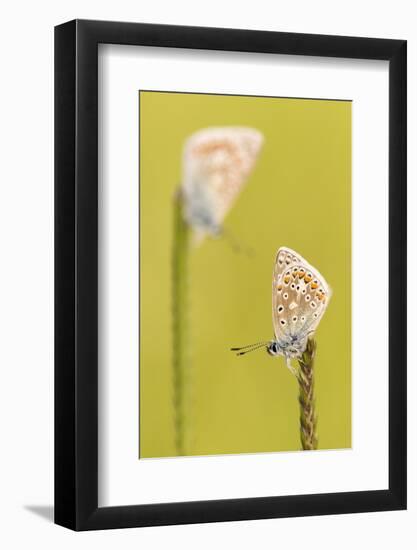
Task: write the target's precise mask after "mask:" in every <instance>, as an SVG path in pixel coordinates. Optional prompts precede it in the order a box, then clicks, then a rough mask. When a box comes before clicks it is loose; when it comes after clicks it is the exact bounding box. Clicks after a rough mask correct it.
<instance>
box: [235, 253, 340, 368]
mask: <svg viewBox="0 0 417 550" xmlns="http://www.w3.org/2000/svg"><path fill="white" fill-rule="evenodd" d="M331 295H332V291H331V289H330V287H329V285H328V284H327V282H326V280H325V279H324V277H323V276H322V275H321V274H320V273H319V271H318V270H317V269H316V268H315V267H313V266H312V265H310V264H309V263H308V262H307V260H305V259H304V258H303V257H302V256H301V255H300V254H298V253H297V252H294V250H291V248H287V247H281V248H280V249H279V250H278V252H277V255H276V258H275V265H274V271H273V277H272V322H273V326H274V333H275V338H274V339H273V340H271V341H267V342H258V343H256V344H251V345H249V346H244V347H241V348H231V349H232V351H236V352H237V355H244V354H245V353H249V352H250V351H255V350H256V349H260V348H262V347H265V348H266V351H267V352H268V353H269V354H270V355H283V356H284V357H285V359H286V363H287V367H288V368H289V369H290V370H291V371H292V372H293V373H295V369H293V367H292V365H291V359H292V358H297V357H301V355H302V354H303V352H304V351H305V349H306V346H307V341H308V338H309V337H310V336H311V335H313V334H314V332H315V330H316V328H317V327H318V324H319V323H320V320H321V319H322V317H323V315H324V312H325V311H326V308H327V306H328V304H329V300H330V297H331Z"/></svg>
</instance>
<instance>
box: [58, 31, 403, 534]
mask: <svg viewBox="0 0 417 550" xmlns="http://www.w3.org/2000/svg"><path fill="white" fill-rule="evenodd" d="M55 159H56V164H55V197H56V201H55V220H56V225H55V267H56V273H55V280H56V286H55V292H56V296H55V303H56V312H55V411H56V412H55V464H56V467H55V521H56V523H58V524H60V525H63V526H65V527H68V528H71V529H74V530H90V529H106V528H122V527H140V526H147V525H169V524H178V523H198V522H214V521H233V520H246V519H261V518H279V517H288V516H305V515H322V514H338V513H353V512H369V511H381V510H401V509H404V508H405V507H406V42H405V41H403V40H386V39H376V38H375V39H374V38H354V37H339V36H319V35H305V34H288V33H279V32H263V31H262V32H260V31H246V30H236V29H214V28H193V27H175V26H163V25H149V24H139V23H116V22H104V21H80V20H76V21H71V22H68V23H65V24H63V25H60V26H58V27H56V29H55Z"/></svg>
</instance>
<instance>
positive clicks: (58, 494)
mask: <svg viewBox="0 0 417 550" xmlns="http://www.w3.org/2000/svg"><path fill="white" fill-rule="evenodd" d="M106 43H107V44H109V43H111V44H123V45H145V46H159V47H165V48H188V49H190V48H193V49H203V50H211V51H213V55H215V52H216V51H219V50H221V51H239V52H258V53H270V54H291V55H304V56H306V55H307V56H322V57H337V58H355V59H375V60H387V61H388V62H389V280H390V282H391V281H393V279H394V278H395V288H393V285H392V284H391V283H390V286H389V343H390V345H389V404H388V406H389V488H388V489H387V490H375V491H358V492H345V493H332V494H304V495H296V496H269V497H261V498H242V499H229V500H216V501H212V500H210V501H199V502H181V503H168V504H152V505H149V504H143V505H140V504H139V505H136V506H118V507H99V506H98V498H97V495H98V467H97V465H98V444H97V441H98V439H97V434H98V407H97V405H98V390H97V388H98V349H97V336H98V328H97V327H98V315H97V307H98V289H97V277H98V250H97V247H98V151H97V146H98V132H97V128H98V108H97V104H98V65H97V57H98V56H97V54H98V44H106ZM406 47H407V43H406V41H405V40H387V39H374V38H354V37H342V36H321V35H312V34H293V33H280V32H264V31H261V32H260V31H249V30H236V29H218V28H197V27H181V26H165V25H149V24H142V23H118V22H106V21H85V20H74V21H70V22H68V23H64V24H62V25H59V26H57V27H56V28H55V523H57V524H59V525H63V526H65V527H68V528H70V529H74V530H77V531H79V530H80V531H81V530H92V529H109V528H123V527H140V526H151V525H170V524H183V523H200V522H215V521H236V520H249V519H261V518H281V517H289V516H309V515H323V514H340V513H352V512H371V511H385V510H402V509H405V508H406V492H407V484H406V454H407V453H406V431H407V425H406V112H407V108H406Z"/></svg>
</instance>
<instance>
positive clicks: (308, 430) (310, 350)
mask: <svg viewBox="0 0 417 550" xmlns="http://www.w3.org/2000/svg"><path fill="white" fill-rule="evenodd" d="M316 347H317V345H316V342H315V340H313V339H312V338H310V339H309V340H308V342H307V347H306V349H305V351H304V353H303V355H302V356H301V358H300V359H299V360H298V364H299V366H300V369H299V374H298V377H297V378H298V384H299V398H298V400H299V403H300V439H301V446H302V449H303V450H304V451H313V450H315V449H317V444H318V438H317V416H316V411H315V399H314V357H315V354H316Z"/></svg>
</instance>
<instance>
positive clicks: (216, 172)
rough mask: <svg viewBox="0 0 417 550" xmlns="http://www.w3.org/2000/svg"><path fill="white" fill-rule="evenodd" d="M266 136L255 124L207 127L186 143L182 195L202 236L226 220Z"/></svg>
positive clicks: (217, 230) (189, 217) (190, 219)
mask: <svg viewBox="0 0 417 550" xmlns="http://www.w3.org/2000/svg"><path fill="white" fill-rule="evenodd" d="M262 143H263V137H262V134H261V133H260V132H258V131H257V130H254V129H252V128H244V127H233V126H231V127H224V128H205V129H203V130H200V131H198V132H196V133H195V134H193V135H192V136H191V137H190V138H189V139H188V140H187V141H186V143H185V146H184V153H183V177H182V197H183V204H184V217H185V220H186V221H187V223H188V224H189V225H190V226H191V227H192V228H193V229H194V230H195V233H196V234H197V235H198V236H200V237H202V236H204V235H206V234H209V235H211V236H217V235H219V234H220V233H221V232H222V223H223V220H224V218H225V216H226V214H227V213H228V211H229V210H230V208H231V207H232V205H233V203H234V202H235V200H236V198H237V196H238V195H239V192H240V191H241V189H242V187H243V185H244V183H245V182H246V181H247V178H248V176H249V174H250V172H251V171H252V169H253V167H254V165H255V163H256V160H257V158H258V155H259V152H260V149H261V146H262Z"/></svg>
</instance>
